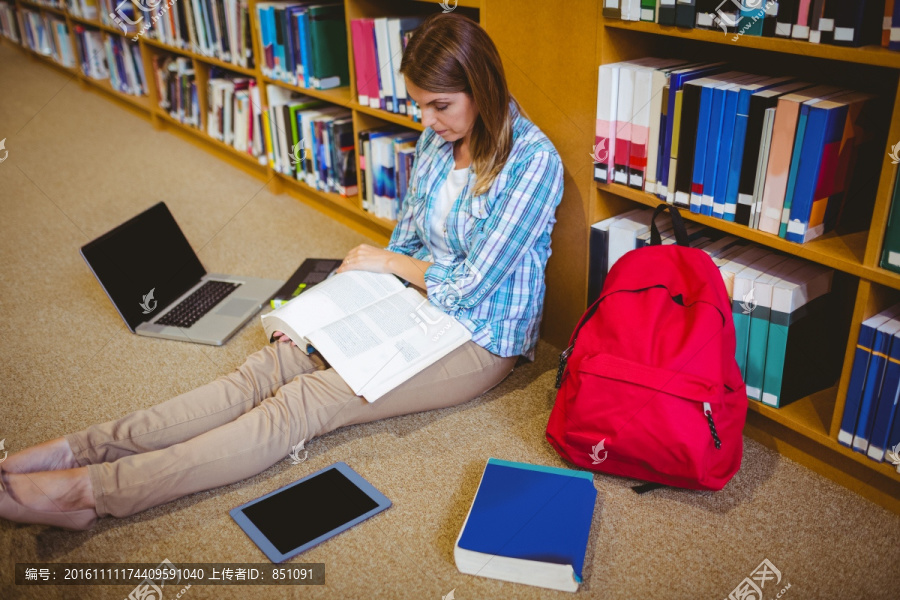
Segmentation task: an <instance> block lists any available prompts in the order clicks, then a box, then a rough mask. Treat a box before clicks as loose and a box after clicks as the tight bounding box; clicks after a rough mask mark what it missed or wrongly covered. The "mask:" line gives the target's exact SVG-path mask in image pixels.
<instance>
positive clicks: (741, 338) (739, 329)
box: [731, 252, 787, 395]
mask: <svg viewBox="0 0 900 600" xmlns="http://www.w3.org/2000/svg"><path fill="white" fill-rule="evenodd" d="M785 260H787V256H785V255H784V254H778V253H774V252H767V253H766V254H765V255H763V256H761V257H760V258H758V259H757V260H755V261H753V262H752V263H751V264H749V265H747V266H746V267H744V268H743V269H741V270H739V271H737V272H736V273H735V274H734V283H733V287H732V302H731V313H732V320H733V321H734V330H735V360H736V361H737V364H738V368H740V370H741V375H742V376H744V378H745V381H746V376H747V352H748V348H749V346H750V344H749V342H750V320H751V317H750V316H751V314H752V313H753V312H754V311H755V310H756V307H758V306H759V300H758V298H757V290H756V281H757V280H758V279H759V278H761V277H764V276H765V274H766V273H768V272H770V271H772V270H774V269H775V268H776V267H777V266H778V265H779V264H781V263H782V262H784V261H785ZM748 395H749V394H748Z"/></svg>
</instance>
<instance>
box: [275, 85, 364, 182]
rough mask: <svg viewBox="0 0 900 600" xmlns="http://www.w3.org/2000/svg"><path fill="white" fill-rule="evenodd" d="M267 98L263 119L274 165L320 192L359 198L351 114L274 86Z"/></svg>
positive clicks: (279, 170)
mask: <svg viewBox="0 0 900 600" xmlns="http://www.w3.org/2000/svg"><path fill="white" fill-rule="evenodd" d="M266 95H267V96H268V102H269V104H268V107H267V109H266V110H264V111H263V112H262V115H261V116H262V121H263V133H264V136H265V141H266V149H267V156H268V160H269V165H270V166H271V167H272V168H273V169H274V170H275V171H276V172H278V173H281V174H283V175H287V176H288V177H293V178H295V179H297V180H299V181H303V182H304V183H306V184H307V185H309V186H310V187H313V188H315V189H317V190H321V191H323V192H334V193H338V194H341V195H342V196H352V195H354V194H356V193H357V191H358V187H357V179H356V152H355V151H354V146H353V119H352V117H351V113H350V111H349V110H347V109H346V108H343V107H341V106H334V105H329V104H327V103H325V102H322V101H321V100H318V99H315V98H311V97H309V96H305V95H302V94H299V93H297V92H294V91H291V90H287V89H285V88H282V87H279V86H277V85H272V84H269V85H267V86H266Z"/></svg>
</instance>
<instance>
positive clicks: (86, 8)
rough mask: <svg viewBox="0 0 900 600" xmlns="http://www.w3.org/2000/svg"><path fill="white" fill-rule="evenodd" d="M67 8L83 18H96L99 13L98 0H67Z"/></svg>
mask: <svg viewBox="0 0 900 600" xmlns="http://www.w3.org/2000/svg"><path fill="white" fill-rule="evenodd" d="M66 10H67V11H68V12H70V13H71V14H73V15H75V16H76V17H81V18H82V19H92V20H93V19H96V18H97V16H98V14H99V8H98V3H97V0H66Z"/></svg>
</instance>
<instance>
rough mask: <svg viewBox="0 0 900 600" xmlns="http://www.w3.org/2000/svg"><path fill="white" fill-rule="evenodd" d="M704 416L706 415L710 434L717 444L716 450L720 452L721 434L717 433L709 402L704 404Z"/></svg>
mask: <svg viewBox="0 0 900 600" xmlns="http://www.w3.org/2000/svg"><path fill="white" fill-rule="evenodd" d="M703 414H704V415H706V421H707V422H708V423H709V432H710V433H711V434H712V437H713V440H715V442H716V450H718V449H720V448H721V447H722V440H720V439H719V434H718V433H717V432H716V424H715V423H714V422H713V418H712V406H711V405H710V403H709V402H704V403H703Z"/></svg>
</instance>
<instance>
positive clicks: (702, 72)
mask: <svg viewBox="0 0 900 600" xmlns="http://www.w3.org/2000/svg"><path fill="white" fill-rule="evenodd" d="M723 64H724V63H712V64H706V65H700V66H693V67H687V68H685V69H681V70H678V71H673V72H672V73H671V74H670V76H669V99H668V107H667V109H666V115H667V116H666V124H665V125H666V136H665V139H664V141H663V145H662V147H661V148H660V149H659V163H658V168H657V171H658V172H657V176H656V181H657V182H658V185H659V186H661V187H665V186H667V185H668V184H669V169H670V167H671V164H670V163H671V161H670V159H671V154H672V134H673V131H674V126H675V97H676V92H677V91H679V90H680V89H681V88H682V87H683V86H684V84H685V83H686V82H688V81H693V80H694V79H699V78H700V77H705V76H707V75H709V74H711V73H715V72H718V71H721V70H722V65H723ZM667 193H670V194H674V193H675V190H674V189H671V190H669V189H668V188H667ZM663 199H665V198H664V197H663Z"/></svg>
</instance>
